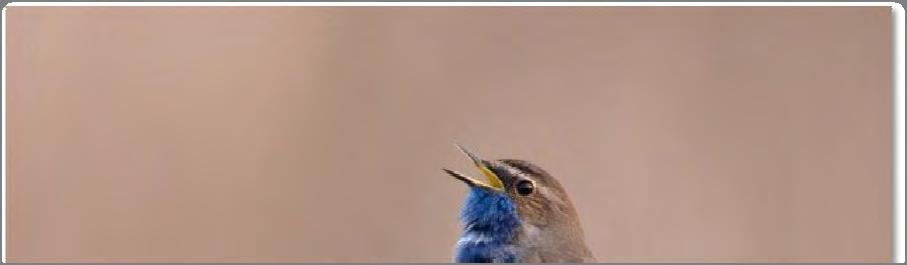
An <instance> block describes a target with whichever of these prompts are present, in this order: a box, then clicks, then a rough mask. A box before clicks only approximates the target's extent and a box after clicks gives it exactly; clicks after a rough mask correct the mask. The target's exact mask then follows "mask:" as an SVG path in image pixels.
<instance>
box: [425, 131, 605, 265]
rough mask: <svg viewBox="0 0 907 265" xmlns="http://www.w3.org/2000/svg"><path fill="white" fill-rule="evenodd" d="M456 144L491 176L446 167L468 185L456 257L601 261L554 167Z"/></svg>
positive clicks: (501, 260) (477, 260) (472, 260)
mask: <svg viewBox="0 0 907 265" xmlns="http://www.w3.org/2000/svg"><path fill="white" fill-rule="evenodd" d="M454 145H455V146H456V147H457V148H458V149H459V150H460V151H461V152H462V153H463V154H465V155H466V156H467V157H468V158H469V160H471V162H472V163H473V164H474V165H475V167H476V168H478V170H479V172H481V174H482V175H484V176H485V178H486V179H487V182H482V181H479V180H478V178H475V177H470V176H468V175H466V174H463V173H460V172H457V171H454V170H450V169H446V168H443V171H444V172H446V173H447V174H449V175H450V176H453V177H454V178H455V179H457V180H460V181H462V182H464V183H466V185H467V186H468V192H467V195H466V199H465V201H464V202H463V205H462V209H461V211H460V222H461V225H462V227H463V231H462V233H461V234H460V238H459V240H458V241H457V243H456V246H455V247H454V262H458V263H554V262H557V263H583V262H597V259H596V258H595V256H594V255H593V254H592V252H591V251H589V247H588V246H587V245H586V243H585V236H584V233H583V229H582V226H581V224H580V220H579V216H578V214H577V211H576V208H574V206H573V203H572V202H571V201H570V198H569V197H568V196H567V192H566V191H565V190H564V188H563V186H561V184H560V183H559V182H558V181H557V180H556V179H555V178H554V177H552V176H551V175H550V174H548V172H546V171H545V170H543V169H542V168H540V167H538V166H536V165H534V164H532V163H530V162H528V161H525V160H519V159H499V160H491V161H489V160H482V159H480V158H479V157H478V156H476V155H475V154H473V153H471V152H469V151H468V150H466V149H465V148H463V147H462V146H460V145H459V144H454Z"/></svg>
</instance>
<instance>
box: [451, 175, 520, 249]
mask: <svg viewBox="0 0 907 265" xmlns="http://www.w3.org/2000/svg"><path fill="white" fill-rule="evenodd" d="M460 219H461V221H462V222H463V226H464V227H463V235H462V236H461V237H460V241H459V242H458V244H457V245H458V249H459V250H458V257H457V262H501V261H510V262H513V261H514V260H515V259H516V257H517V253H516V249H515V248H514V247H513V244H515V241H516V238H517V232H518V229H519V227H520V219H519V215H518V214H517V210H516V207H515V206H514V204H513V201H511V200H510V198H508V197H507V196H506V195H505V194H502V193H498V192H493V191H487V190H483V189H480V188H471V189H470V192H469V195H468V196H467V197H466V202H465V204H464V205H463V211H462V212H461V214H460Z"/></svg>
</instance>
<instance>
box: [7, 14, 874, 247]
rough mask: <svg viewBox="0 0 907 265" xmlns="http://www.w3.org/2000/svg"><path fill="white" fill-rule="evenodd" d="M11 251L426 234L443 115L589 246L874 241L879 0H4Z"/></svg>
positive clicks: (442, 232)
mask: <svg viewBox="0 0 907 265" xmlns="http://www.w3.org/2000/svg"><path fill="white" fill-rule="evenodd" d="M7 15H8V16H9V17H8V19H7V22H8V26H7V30H8V31H9V32H8V35H7V37H8V46H7V49H8V50H7V52H8V56H9V58H8V61H7V65H8V66H9V69H8V72H7V74H8V80H7V82H8V83H7V85H8V90H7V94H8V96H9V98H8V99H7V103H8V105H7V111H8V113H7V115H8V118H9V120H8V123H7V126H8V132H9V134H8V136H7V137H8V138H7V139H8V143H9V146H8V154H9V157H8V158H7V159H8V160H7V162H8V163H9V168H8V170H9V171H8V179H7V181H8V192H9V193H8V196H9V204H8V206H9V209H8V211H9V212H8V213H9V215H8V225H9V228H8V229H9V234H8V235H7V239H8V242H9V246H8V247H9V248H8V253H9V261H14V262H36V261H43V262H52V261H54V262H56V261H80V262H97V261H136V262H137V261H143V262H150V261H187V262H188V261H235V262H241V261H258V262H265V261H271V262H274V261H283V262H292V261H295V262H299V261H410V262H417V261H422V262H445V261H449V260H450V257H451V253H452V247H453V244H454V242H456V240H457V239H456V238H457V234H458V224H457V220H456V218H457V214H458V208H459V203H460V201H461V200H462V199H463V195H464V192H465V188H464V187H463V185H462V184H460V183H459V182H456V181H454V180H453V179H451V178H450V177H448V176H446V175H444V174H442V173H441V171H440V168H441V167H452V168H455V169H463V170H469V169H470V165H469V163H468V162H467V161H466V160H464V158H463V157H461V156H460V154H459V153H458V152H457V151H456V150H455V149H454V148H453V146H452V145H451V143H453V142H455V141H456V142H460V143H463V144H465V145H466V146H468V147H471V148H472V149H474V151H476V152H478V153H479V154H482V155H484V156H486V157H489V158H523V159H527V160H530V161H534V162H536V163H537V164H539V165H541V166H542V167H544V168H545V169H547V170H548V171H550V172H552V173H553V174H554V175H555V176H557V177H558V178H559V179H560V180H561V182H563V184H564V185H565V186H566V188H567V189H568V190H569V191H570V193H571V195H572V197H573V200H574V201H575V202H576V204H577V207H578V208H579V210H580V214H581V216H582V219H583V220H582V221H583V222H584V224H585V225H586V231H587V236H588V243H589V244H590V246H591V247H592V249H593V251H594V252H595V254H596V255H597V256H598V257H599V258H600V259H601V260H603V261H612V262H630V261H639V262H642V261H675V262H679V261H876V262H883V261H889V259H890V257H891V254H890V253H891V236H890V233H891V203H890V198H891V186H890V183H891V177H890V176H891V149H890V148H891V144H892V142H891V136H892V134H891V128H892V127H891V118H892V116H891V114H890V112H891V106H892V105H891V100H892V98H891V62H892V61H891V59H890V58H891V37H890V33H891V11H890V9H889V8H887V7H872V8H819V7H810V8H790V7H788V8H707V7H702V8H700V7H686V8H629V7H628V8H613V7H602V8H488V7H485V8H465V7H464V8H389V7H383V8H365V7H356V8H311V7H280V8H263V7H254V8H234V7H218V8H172V7H167V8H163V7H157V8H148V7H146V8H127V7H109V8H88V7H66V8H51V7H44V8H40V7H10V8H9V9H8V12H7Z"/></svg>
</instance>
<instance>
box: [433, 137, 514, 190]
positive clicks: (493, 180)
mask: <svg viewBox="0 0 907 265" xmlns="http://www.w3.org/2000/svg"><path fill="white" fill-rule="evenodd" d="M454 145H456V146H457V148H458V149H460V151H461V152H463V153H464V154H466V156H468V157H469V159H470V160H472V162H473V163H474V164H475V165H476V167H477V168H479V171H481V172H482V175H485V177H486V178H488V183H482V182H481V181H478V180H476V179H475V178H472V177H469V176H467V175H464V174H462V173H460V172H456V171H453V170H449V169H444V172H447V174H450V175H451V176H453V177H454V178H456V179H459V180H461V181H463V182H466V185H470V186H475V187H482V188H487V189H491V190H494V191H503V190H504V183H503V182H501V178H499V177H498V175H497V174H495V173H494V171H491V169H490V168H489V167H488V164H487V162H485V161H484V160H482V159H480V158H479V157H477V156H476V155H474V154H472V153H470V152H469V151H467V150H466V149H465V148H463V147H462V146H460V145H458V144H454Z"/></svg>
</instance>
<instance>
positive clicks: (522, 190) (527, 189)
mask: <svg viewBox="0 0 907 265" xmlns="http://www.w3.org/2000/svg"><path fill="white" fill-rule="evenodd" d="M533 190H535V185H533V184H532V181H528V180H520V182H518V183H517V184H516V192H517V193H519V194H520V195H523V196H526V195H529V194H531V193H532V191H533Z"/></svg>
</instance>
